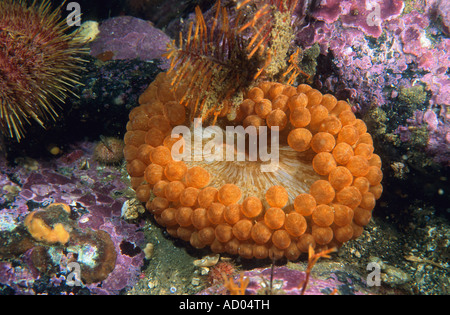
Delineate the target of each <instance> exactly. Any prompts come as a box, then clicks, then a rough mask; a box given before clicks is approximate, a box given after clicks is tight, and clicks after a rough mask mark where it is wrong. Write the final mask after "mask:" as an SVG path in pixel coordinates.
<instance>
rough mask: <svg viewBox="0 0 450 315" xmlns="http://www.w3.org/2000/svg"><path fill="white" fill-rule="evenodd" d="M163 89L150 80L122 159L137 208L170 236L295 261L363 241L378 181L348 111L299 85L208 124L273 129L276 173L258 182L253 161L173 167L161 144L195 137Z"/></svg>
mask: <svg viewBox="0 0 450 315" xmlns="http://www.w3.org/2000/svg"><path fill="white" fill-rule="evenodd" d="M170 82H171V78H170V76H169V75H168V74H166V73H161V74H159V75H158V76H157V78H156V80H155V81H154V82H153V83H151V84H150V86H149V87H148V89H147V90H146V91H145V92H144V94H143V95H142V96H141V98H140V106H138V107H136V108H134V109H133V110H132V111H131V112H130V115H129V118H130V121H129V122H128V124H127V132H126V135H125V149H124V151H125V159H126V160H127V170H128V173H129V174H130V176H131V184H132V186H133V188H134V189H135V190H136V191H137V192H139V193H138V195H139V199H140V200H141V201H142V202H145V204H146V207H147V209H148V210H149V211H150V212H151V213H152V214H153V215H154V217H155V219H156V221H157V222H158V223H160V224H161V225H163V226H165V227H166V229H167V231H168V232H169V233H170V234H171V235H172V236H174V237H178V238H181V239H183V240H186V241H189V242H190V243H191V244H192V245H193V246H194V247H197V248H203V247H206V246H209V247H210V248H211V250H212V251H213V252H217V253H220V252H227V253H229V254H233V255H234V254H238V255H241V256H242V257H244V258H266V257H274V258H280V257H282V256H285V257H287V258H288V259H297V258H298V257H299V255H300V253H302V252H307V251H308V248H309V246H312V247H313V248H316V250H317V249H326V248H330V247H339V246H340V245H342V243H343V242H347V241H349V240H351V239H354V238H356V237H358V236H359V235H360V234H361V233H362V230H363V227H364V226H365V225H367V224H368V223H369V221H370V219H371V217H372V210H373V209H374V207H375V201H376V200H377V199H378V198H380V195H381V192H382V186H381V180H382V176H383V174H382V172H381V162H380V158H379V156H378V155H377V154H375V153H373V144H372V142H371V136H370V134H368V133H367V128H366V126H365V124H364V122H362V121H361V120H359V119H356V118H355V117H354V115H353V113H352V112H351V109H350V105H349V104H348V103H347V102H345V101H338V100H336V98H335V97H334V96H332V95H329V94H325V95H322V93H320V92H319V91H318V90H315V89H313V88H311V87H310V86H308V85H305V84H302V85H299V86H298V87H293V86H290V85H284V84H281V83H273V82H269V81H263V82H260V83H259V84H258V85H256V86H255V87H253V88H251V89H249V90H248V92H247V94H246V95H245V97H244V99H243V100H242V102H241V104H242V107H241V108H239V109H238V110H237V115H236V116H235V117H234V120H231V121H230V120H229V117H226V114H225V115H222V116H221V117H218V119H217V120H216V124H217V127H218V128H222V130H224V129H225V127H226V126H242V125H243V126H246V125H247V126H250V125H253V126H259V127H260V126H267V129H268V130H269V131H268V133H271V128H273V127H274V126H278V127H280V128H279V129H280V134H279V135H280V141H279V163H278V165H277V169H276V170H274V171H271V172H265V173H263V172H261V170H260V166H261V165H264V164H265V163H266V162H264V161H261V160H257V161H250V160H248V159H246V160H245V161H237V160H233V161H226V160H221V161H215V160H214V161H206V160H204V159H203V160H202V159H196V158H194V159H191V160H190V161H175V160H174V159H173V158H172V156H171V154H170V152H171V150H170V149H171V148H172V146H175V145H177V142H173V141H169V140H167V141H166V140H164V139H170V133H171V130H172V128H174V127H176V126H177V125H178V124H182V125H186V126H188V127H191V130H192V128H194V126H193V125H192V123H191V120H190V117H191V110H193V109H191V108H190V106H187V107H183V110H182V107H180V106H179V104H180V103H179V102H180V100H179V95H177V93H174V92H172V91H171V90H170V88H169V87H170ZM282 96H285V97H282ZM172 106H173V108H172ZM155 117H156V118H157V119H155ZM182 118H183V119H182ZM143 121H147V123H142V122H143ZM150 121H152V122H153V123H150ZM201 130H202V132H203V131H204V129H201ZM261 130H262V129H261ZM195 132H198V131H194V133H195ZM262 135H263V134H261V133H259V135H258V136H259V137H261V136H262ZM247 136H248V137H249V135H247ZM176 137H177V138H176V139H177V140H180V139H181V137H180V135H176ZM182 140H183V143H184V144H186V143H190V142H191V139H185V138H184V139H182ZM180 141H181V140H180ZM203 144H204V143H203ZM249 148H250V145H249V143H248V142H247V147H246V150H247V153H250V152H248V150H250V149H249Z"/></svg>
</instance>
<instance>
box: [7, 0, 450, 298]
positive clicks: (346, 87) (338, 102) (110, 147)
mask: <svg viewBox="0 0 450 315" xmlns="http://www.w3.org/2000/svg"><path fill="white" fill-rule="evenodd" d="M0 1H1V0H0ZM7 2H8V1H7ZM82 3H84V2H83V1H82ZM171 4H173V2H172V1H136V0H128V1H115V2H114V3H111V6H112V5H114V6H115V7H114V8H112V9H111V10H110V11H109V12H111V14H112V17H110V16H105V15H104V12H103V11H104V10H103V7H102V10H103V11H102V10H100V9H99V8H100V7H101V6H100V5H94V4H92V6H91V7H90V10H89V11H87V12H86V17H88V18H89V19H90V20H97V21H94V23H93V24H90V25H89V26H86V27H93V30H94V32H93V33H90V35H89V36H91V37H92V38H90V40H91V39H92V41H90V42H89V43H86V44H85V46H84V49H86V51H87V50H89V52H90V55H89V56H88V55H87V54H85V55H84V56H83V60H84V61H83V63H82V64H83V67H82V68H83V69H82V71H80V73H79V74H78V75H79V77H77V78H76V81H77V82H74V83H73V84H72V85H73V86H72V87H71V88H70V93H68V94H67V96H64V101H63V102H59V101H57V102H55V103H53V102H52V103H51V104H59V105H58V106H60V108H59V107H57V119H49V120H46V123H45V129H44V128H42V126H41V125H40V124H39V122H33V121H30V124H27V125H26V130H25V132H24V133H23V137H22V134H21V139H20V142H17V141H16V140H15V139H14V138H11V135H9V134H8V132H4V131H3V133H2V139H1V141H0V144H1V152H0V294H2V295H10V294H80V295H81V294H130V295H131V294H152V295H153V294H164V295H170V294H172V295H178V294H199V295H203V294H205V295H215V294H251V295H258V294H288V295H302V294H315V295H316V294H324V295H330V294H339V295H355V294H356V295H359V294H441V295H446V294H448V293H449V291H448V288H449V284H450V283H449V280H448V279H449V278H450V277H449V270H450V269H449V268H450V266H449V259H450V256H449V250H448V248H449V246H450V225H449V213H450V209H449V204H450V197H449V191H450V182H449V168H450V159H449V158H450V125H449V119H450V117H449V110H450V101H449V98H448V92H449V86H450V85H449V83H450V79H449V67H450V51H449V48H448V47H449V46H450V45H449V44H450V42H449V34H450V33H449V32H450V19H449V16H450V13H449V12H450V8H449V5H448V4H447V2H446V1H444V0H432V1H422V0H405V1H402V0H386V1H377V0H364V1H356V0H332V1H324V0H321V1H309V0H299V1H281V0H280V1H279V0H254V1H253V0H243V1H239V2H235V1H217V2H216V1H196V2H192V1H183V2H182V3H180V5H179V7H177V6H174V5H171ZM196 4H199V5H200V6H199V7H196ZM85 5H86V6H89V4H85ZM55 7H56V6H55ZM118 8H120V9H119V10H118ZM124 13H125V14H126V15H124ZM83 14H84V13H83ZM2 18H3V16H2V15H1V14H0V25H2V24H1V22H2ZM84 21H85V20H84V19H83V22H84ZM150 21H151V22H150ZM91 22H92V21H91ZM86 25H87V24H86ZM97 25H98V26H97ZM97 30H98V31H97ZM66 31H67V30H66ZM67 32H68V31H67ZM1 40H2V37H1V36H0V41H1ZM166 46H167V47H166ZM1 51H2V50H1V48H0V53H1ZM2 65H3V64H2V63H0V74H2V73H3V72H2V71H4V68H2ZM68 68H69V70H71V67H68ZM0 80H1V76H0ZM0 83H1V81H0ZM1 95H2V94H0V98H1ZM0 100H1V99H0ZM194 119H198V120H196V121H197V123H198V122H200V124H201V125H202V126H203V129H201V131H200V132H201V133H202V134H203V135H207V136H210V135H211V134H212V133H214V132H212V131H211V130H217V129H207V128H210V127H213V128H219V129H220V128H222V129H223V130H224V129H225V127H226V126H233V127H240V126H242V127H254V128H255V130H256V131H255V134H256V136H257V137H259V138H256V139H260V138H261V137H262V135H264V132H267V134H268V135H271V134H272V132H274V131H273V130H279V134H280V142H281V144H282V146H283V148H282V150H280V157H281V161H280V168H281V171H280V170H278V173H277V172H274V173H270V172H269V173H265V172H261V170H260V168H259V166H260V164H257V167H254V166H251V162H248V161H244V162H242V161H232V162H223V161H220V162H217V161H213V162H211V161H196V160H195V159H194V160H193V161H188V162H185V163H184V162H177V161H173V160H172V157H171V151H170V149H172V147H173V146H174V145H175V143H176V142H177V141H178V140H180V137H179V138H175V139H174V138H171V137H170V131H171V130H172V128H173V127H175V126H179V125H186V126H187V127H190V128H192V129H191V131H192V134H194V135H198V132H199V131H198V130H197V131H194V126H195V124H194ZM275 127H277V128H278V129H276V128H275ZM264 128H266V129H264ZM205 129H207V132H210V133H209V134H208V133H207V132H206V133H205V131H204V130H205ZM265 130H266V131H265ZM196 132H197V133H196ZM248 137H250V135H248ZM186 139H187V138H186ZM184 141H185V142H184V144H186V143H187V141H186V140H184ZM188 141H190V140H188ZM247 145H249V142H247ZM180 153H183V151H180ZM247 153H248V152H247ZM299 160H300V161H301V163H299ZM257 163H259V162H257ZM261 164H262V163H261ZM319 258H320V259H319ZM373 271H375V274H376V275H377V276H376V277H372V276H373V275H374V273H373ZM376 280H379V282H377V281H376Z"/></svg>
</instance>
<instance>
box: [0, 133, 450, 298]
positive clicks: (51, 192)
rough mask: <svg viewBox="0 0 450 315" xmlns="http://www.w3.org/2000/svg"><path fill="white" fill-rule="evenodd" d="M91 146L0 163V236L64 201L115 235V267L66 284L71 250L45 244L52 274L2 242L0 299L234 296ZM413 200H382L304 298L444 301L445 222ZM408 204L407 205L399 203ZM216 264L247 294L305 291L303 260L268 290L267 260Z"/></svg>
mask: <svg viewBox="0 0 450 315" xmlns="http://www.w3.org/2000/svg"><path fill="white" fill-rule="evenodd" d="M95 145H96V143H94V142H79V143H74V144H73V145H71V146H70V147H69V148H68V149H67V150H66V151H64V152H62V153H61V154H60V155H59V156H56V157H52V158H46V159H33V158H17V159H16V160H15V162H14V163H12V164H11V163H8V162H7V161H6V160H5V159H4V158H2V160H1V175H0V178H1V187H2V189H1V195H0V205H1V209H0V233H1V234H0V235H6V234H5V233H10V232H11V231H14V229H18V228H20V226H21V225H23V224H24V223H23V221H24V217H25V216H26V215H27V214H28V213H29V212H30V211H33V210H35V209H37V208H42V207H45V206H47V205H48V204H51V203H65V204H68V205H69V206H70V207H71V219H72V220H75V221H77V223H78V226H79V228H82V229H88V228H89V229H92V230H97V229H101V230H105V231H107V232H108V233H109V234H110V236H111V239H112V241H113V243H114V246H115V250H116V252H117V259H116V263H115V268H114V270H113V271H112V272H111V273H110V274H109V275H108V277H107V278H106V279H105V280H103V281H101V282H99V283H93V284H90V285H82V286H70V285H68V284H67V280H68V278H67V276H68V275H69V274H70V271H71V270H68V269H67V262H68V261H69V258H70V257H69V253H70V250H69V248H70V246H67V248H63V247H64V246H61V245H55V246H49V245H45V248H46V251H47V252H48V253H49V255H50V256H52V257H51V258H50V259H49V260H48V262H47V264H48V265H51V267H46V268H43V267H42V263H41V264H38V263H37V262H36V259H31V258H30V257H33V255H32V253H30V252H32V251H33V250H35V248H36V247H34V248H31V249H29V250H28V251H27V252H26V253H24V254H20V255H17V254H16V255H15V254H14V252H13V251H10V252H8V251H7V250H6V248H7V246H5V245H6V243H5V242H4V241H3V244H2V250H1V251H0V257H2V261H1V262H0V269H1V270H2V272H1V273H0V292H1V293H2V294H13V293H14V294H39V293H46V294H68V293H75V294H198V293H199V294H226V293H227V292H228V291H227V290H226V289H225V288H224V287H223V286H222V285H220V284H217V283H211V278H210V277H209V276H208V273H210V272H211V270H213V269H214V268H215V267H214V265H212V266H211V264H214V262H213V263H211V264H206V265H202V264H199V263H198V261H199V260H200V259H201V258H203V257H204V256H207V255H210V254H211V253H210V252H208V250H197V249H194V248H192V247H191V246H190V245H188V244H186V243H185V242H183V241H180V240H177V239H173V238H171V237H170V236H168V235H167V234H166V233H165V231H164V229H163V228H161V227H160V226H158V225H157V223H156V222H154V221H153V220H152V219H151V218H150V215H148V214H147V213H146V212H145V210H144V208H143V206H142V205H140V203H139V202H136V200H135V199H134V192H133V190H132V189H130V188H129V185H128V182H127V181H128V176H127V174H126V170H125V165H124V164H125V163H121V164H117V165H110V166H107V165H102V164H101V163H100V162H98V161H96V160H95V158H94V154H93V151H94V147H95ZM385 185H386V184H385ZM386 186H387V187H389V185H386ZM386 186H385V187H386ZM387 190H388V191H389V190H390V189H387ZM407 193H408V192H407V190H404V191H403V192H397V193H395V192H394V194H393V195H394V196H396V197H392V196H390V194H389V193H387V194H385V195H384V196H383V197H382V198H381V200H380V202H379V205H378V206H377V208H376V209H375V210H374V215H373V219H372V220H371V222H370V224H369V225H368V226H367V227H366V228H365V230H364V233H363V235H362V236H361V237H360V238H358V239H356V240H353V241H350V242H348V243H345V244H344V245H343V246H342V247H341V248H340V249H339V250H338V252H337V253H333V254H332V257H331V258H330V259H321V260H320V261H319V262H318V263H317V264H316V266H315V267H314V269H313V272H312V279H311V281H310V285H309V287H308V289H307V290H306V294H330V293H337V294H448V293H449V292H448V288H449V283H448V281H449V277H448V276H449V263H448V262H449V251H448V246H449V240H450V226H449V224H448V220H447V219H446V218H445V213H442V212H441V211H440V209H437V206H436V205H433V203H431V202H429V201H428V202H427V201H424V200H421V199H420V196H405V195H402V194H407ZM397 194H400V195H397ZM402 199H403V200H405V199H407V202H406V200H405V201H403V202H399V201H398V200H402ZM22 233H26V232H22ZM0 239H1V238H0ZM148 244H151V245H148ZM149 249H150V250H149ZM58 255H59V256H58ZM56 257H59V259H56ZM61 257H66V258H65V259H62V258H61ZM78 260H79V261H80V259H79V258H78ZM72 261H73V260H72ZM218 261H219V262H222V261H223V262H226V263H228V264H230V265H233V266H234V267H235V270H236V272H235V273H234V274H235V278H236V280H237V279H238V278H239V272H242V271H243V272H244V275H245V276H246V277H248V278H249V279H250V283H249V286H248V287H247V290H246V293H248V294H260V293H261V294H262V293H266V294H267V293H271V294H299V293H300V290H299V287H300V285H301V283H302V281H303V280H304V276H305V273H304V271H305V270H306V265H307V257H306V255H302V256H301V257H300V259H299V261H296V262H286V261H278V262H275V267H274V270H273V279H272V290H271V291H269V292H268V291H267V290H263V289H264V288H267V287H268V286H269V282H270V279H271V261H268V260H264V261H256V260H245V259H241V258H239V257H229V256H227V255H224V256H222V257H220V258H219V259H218ZM215 262H216V263H217V257H216V261H215ZM369 263H377V264H378V266H379V267H380V280H381V281H380V285H379V286H376V285H370V284H371V283H373V280H374V279H376V278H373V277H374V274H373V271H375V269H374V267H373V265H368V264H369ZM43 269H45V270H43ZM367 281H369V284H368V282H367Z"/></svg>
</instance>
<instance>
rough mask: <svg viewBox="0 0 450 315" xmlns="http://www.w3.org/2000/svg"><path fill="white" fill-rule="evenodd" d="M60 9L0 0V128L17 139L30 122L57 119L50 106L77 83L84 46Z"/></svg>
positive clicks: (45, 4)
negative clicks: (61, 15)
mask: <svg viewBox="0 0 450 315" xmlns="http://www.w3.org/2000/svg"><path fill="white" fill-rule="evenodd" d="M60 12H61V7H59V8H58V9H56V10H55V11H51V9H50V2H49V1H48V0H43V1H42V2H41V4H37V2H36V1H33V3H32V4H31V5H30V6H28V5H27V2H26V1H23V0H19V1H13V0H1V1H0V130H1V131H2V134H4V135H5V136H9V137H11V138H15V139H16V140H17V141H20V139H21V138H22V137H23V136H24V133H25V127H24V125H25V124H30V123H31V121H32V120H34V121H36V122H37V123H39V124H40V125H41V126H44V122H45V120H47V119H48V118H52V119H56V117H57V113H56V111H55V109H54V104H55V103H56V102H57V101H59V102H62V101H63V99H64V98H65V97H66V96H67V94H68V93H69V89H70V88H71V87H72V86H73V85H74V84H77V83H78V82H77V79H78V76H77V75H76V74H75V71H76V70H77V69H79V68H80V63H82V61H83V60H82V59H81V58H80V57H79V54H80V53H82V52H83V51H84V49H83V48H82V42H81V41H80V40H79V39H77V38H76V37H75V35H74V34H67V30H68V28H69V25H67V24H66V21H65V20H60V18H59V16H60Z"/></svg>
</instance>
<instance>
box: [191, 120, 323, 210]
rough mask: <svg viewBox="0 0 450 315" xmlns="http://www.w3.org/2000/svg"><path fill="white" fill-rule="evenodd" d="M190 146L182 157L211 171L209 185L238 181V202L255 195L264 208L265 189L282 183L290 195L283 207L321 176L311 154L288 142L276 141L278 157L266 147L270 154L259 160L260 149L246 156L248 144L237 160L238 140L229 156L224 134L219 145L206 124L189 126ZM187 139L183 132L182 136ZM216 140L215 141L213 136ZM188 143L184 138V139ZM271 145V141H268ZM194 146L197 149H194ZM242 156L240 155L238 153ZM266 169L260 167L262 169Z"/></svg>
mask: <svg viewBox="0 0 450 315" xmlns="http://www.w3.org/2000/svg"><path fill="white" fill-rule="evenodd" d="M190 130H191V141H190V142H191V147H190V154H189V155H186V156H189V157H190V160H189V159H188V160H186V159H184V161H185V163H186V165H187V166H188V167H192V166H201V167H203V168H204V169H206V170H207V171H208V172H209V173H210V175H211V181H210V184H209V186H212V187H216V188H217V189H219V188H220V187H222V186H223V185H224V184H227V183H231V184H235V185H237V186H238V187H239V188H240V189H241V192H242V198H241V200H240V201H239V202H242V201H243V200H244V199H245V198H247V197H250V196H255V197H258V198H260V199H261V201H262V202H263V204H264V206H265V207H266V208H268V207H269V205H268V204H267V202H266V201H265V194H266V191H267V190H268V189H269V188H270V187H272V186H274V185H281V186H283V187H284V188H285V189H286V190H287V192H288V195H289V202H288V205H287V208H286V210H288V209H290V208H291V207H292V205H293V202H294V199H295V197H296V196H298V195H299V194H302V193H309V188H310V187H311V185H312V184H313V183H314V182H315V181H316V180H318V179H321V178H322V177H321V176H320V175H318V174H317V173H316V172H315V171H314V169H313V167H312V163H311V160H312V156H307V154H305V153H299V152H296V151H294V150H293V149H291V148H290V147H289V146H288V145H282V144H278V145H277V150H278V158H276V159H275V157H274V156H275V155H276V154H274V152H271V151H270V149H269V152H270V153H269V155H270V154H272V155H273V157H272V158H271V159H267V158H266V161H264V162H263V161H261V159H260V158H259V153H258V154H256V155H255V152H253V156H257V157H258V158H257V159H256V161H254V160H249V158H250V155H251V154H250V152H248V151H249V146H248V145H247V147H246V152H245V160H244V161H239V160H238V153H237V147H238V145H237V140H236V139H235V142H234V143H232V144H234V145H233V146H232V147H233V151H234V154H233V157H232V159H231V160H230V156H229V155H228V159H227V155H226V151H227V147H228V148H229V147H230V146H231V144H230V143H228V144H227V142H226V135H225V132H224V136H223V138H222V140H221V141H222V145H220V143H221V142H220V141H219V140H218V139H215V138H214V136H211V132H208V130H207V129H205V128H195V129H193V128H192V127H191V129H190ZM195 136H197V137H198V138H197V147H195V144H194V142H195V141H194V137H195ZM184 138H185V139H187V137H186V136H184ZM198 139H201V140H202V141H201V150H199V148H200V147H199V146H198V144H199V143H200V142H199V141H198ZM214 139H215V140H217V141H218V142H214V141H213V140H214ZM186 143H187V141H186ZM269 147H270V145H269ZM216 148H219V150H220V149H221V152H220V151H219V152H216V151H215V150H214V149H216ZM195 149H197V150H195ZM260 149H261V150H265V152H267V149H266V148H259V147H257V150H260ZM241 158H242V155H241ZM264 169H265V170H268V171H263V170H264Z"/></svg>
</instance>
